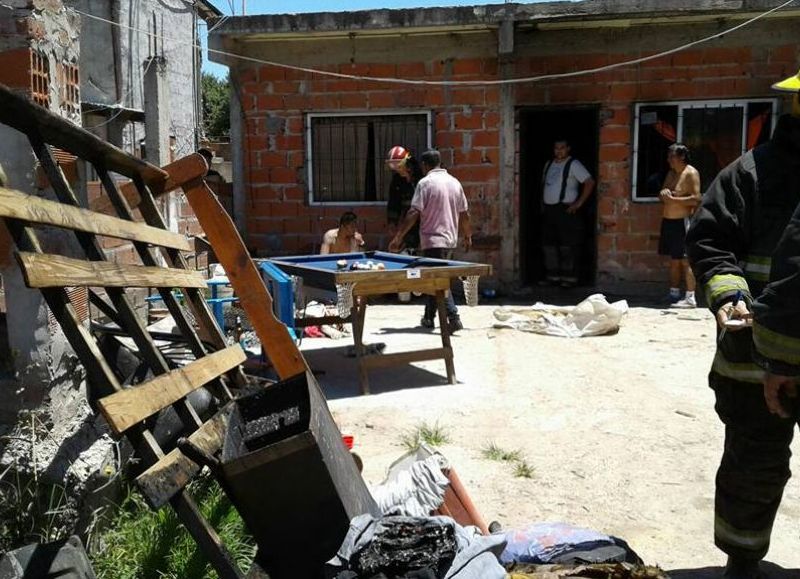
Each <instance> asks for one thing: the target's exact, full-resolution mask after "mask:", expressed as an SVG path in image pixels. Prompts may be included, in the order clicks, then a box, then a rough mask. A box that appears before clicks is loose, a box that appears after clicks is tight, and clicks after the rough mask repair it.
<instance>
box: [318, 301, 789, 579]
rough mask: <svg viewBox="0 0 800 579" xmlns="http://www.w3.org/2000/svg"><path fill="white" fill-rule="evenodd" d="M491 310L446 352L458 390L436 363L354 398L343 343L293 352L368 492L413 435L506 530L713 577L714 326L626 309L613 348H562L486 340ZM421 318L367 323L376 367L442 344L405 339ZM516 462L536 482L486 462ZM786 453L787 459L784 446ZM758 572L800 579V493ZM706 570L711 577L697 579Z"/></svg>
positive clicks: (403, 310)
mask: <svg viewBox="0 0 800 579" xmlns="http://www.w3.org/2000/svg"><path fill="white" fill-rule="evenodd" d="M493 310H494V306H479V307H476V308H462V319H463V321H464V325H465V328H466V329H465V330H464V331H462V332H460V333H459V334H458V335H457V336H455V337H454V338H453V345H454V349H455V362H456V372H457V375H458V379H459V384H457V385H448V384H447V383H446V380H445V378H444V376H445V373H444V363H443V362H442V361H439V360H437V361H432V362H423V363H417V364H414V365H411V366H400V367H397V368H394V369H389V370H376V371H374V372H372V373H371V375H370V382H371V387H372V392H373V394H372V395H369V396H360V395H359V390H358V381H357V371H356V367H355V361H354V360H353V359H352V358H347V357H346V356H345V351H346V348H347V346H348V345H349V344H351V343H352V342H351V341H350V340H349V339H348V340H339V341H333V340H329V339H306V340H305V341H304V342H303V344H302V349H303V351H304V353H305V355H306V357H307V359H308V361H309V363H310V364H311V366H312V368H313V369H314V370H315V371H320V375H319V380H320V383H321V384H322V386H323V388H324V390H325V392H326V394H327V395H328V397H329V399H330V404H331V408H332V410H333V412H334V415H335V417H336V420H337V422H338V423H339V424H340V426H341V428H342V430H343V432H345V433H350V434H353V435H355V439H356V447H357V448H356V450H357V451H358V453H359V454H360V455H361V456H362V458H363V460H364V463H365V468H364V476H365V478H366V480H367V482H368V483H369V484H375V483H378V482H380V481H381V480H383V478H384V475H385V472H386V469H387V467H388V466H389V465H390V464H391V462H392V461H393V460H395V459H396V458H397V457H398V456H400V455H401V454H402V453H403V452H404V450H403V447H402V444H401V442H400V438H401V436H402V434H403V433H405V432H407V431H408V430H410V429H412V428H413V427H414V426H415V425H417V424H419V423H421V422H427V423H430V424H432V423H436V422H438V423H439V424H440V425H441V426H443V427H444V428H446V430H447V431H448V433H449V435H450V442H449V443H448V444H446V445H444V446H442V448H441V450H442V452H443V453H444V454H445V455H446V456H447V457H448V459H450V461H451V463H452V464H453V465H454V466H455V467H456V468H457V470H458V473H459V475H460V477H461V479H462V481H464V483H465V485H466V486H467V488H468V490H469V491H470V494H471V496H472V498H473V500H474V502H475V503H476V505H477V506H478V507H479V509H480V510H481V511H482V513H483V515H484V517H485V518H486V520H487V521H491V520H497V521H499V522H501V523H502V525H503V526H504V527H505V528H512V527H514V526H517V525H524V524H526V523H529V522H540V521H566V522H569V523H573V524H577V525H584V526H588V527H591V528H595V529H598V530H602V531H604V532H608V533H612V534H615V535H617V536H619V537H622V538H624V539H626V540H627V541H628V542H629V543H630V544H631V546H633V548H634V549H635V550H636V551H637V552H638V553H639V554H640V555H641V556H642V557H643V558H644V559H645V561H646V562H648V563H651V564H659V565H661V566H662V567H663V568H665V569H671V570H676V569H683V570H686V571H684V572H683V573H677V574H675V577H687V578H688V577H698V578H699V577H705V576H708V577H713V576H716V575H717V573H716V572H714V571H711V570H708V568H710V567H715V566H718V565H721V564H722V563H723V561H724V558H723V555H722V554H721V553H720V552H719V551H717V549H716V548H715V547H714V545H713V534H712V522H713V521H712V519H713V497H714V473H715V471H716V467H717V464H718V461H719V456H720V452H721V448H722V435H723V431H722V427H721V425H720V423H719V421H718V419H717V417H716V415H715V413H714V410H713V403H714V401H713V394H712V392H711V391H710V390H709V389H708V387H707V385H706V374H707V371H708V368H709V366H710V362H711V358H712V354H713V349H714V338H713V321H712V317H711V314H710V313H708V312H707V311H705V310H696V311H692V312H689V313H687V314H683V315H681V316H678V315H675V314H668V315H665V314H664V313H662V310H659V309H655V308H633V309H631V311H630V312H629V313H628V315H627V316H626V318H625V319H624V322H623V324H624V325H623V327H622V328H621V330H620V332H619V333H618V334H617V335H614V336H606V337H597V338H583V339H577V340H567V339H563V338H552V337H546V336H539V335H535V334H528V333H522V332H517V331H514V330H498V329H494V328H492V321H493V317H492V311H493ZM420 315H421V306H420V305H414V304H412V305H395V306H387V305H377V306H370V307H369V309H368V310H367V322H366V334H368V335H365V340H366V341H368V342H385V343H386V344H387V350H386V351H387V352H395V351H403V350H408V349H417V348H425V347H437V346H438V345H440V344H441V342H440V338H439V335H438V329H437V330H435V331H434V332H433V333H431V332H430V331H427V330H422V329H420V328H415V327H414V326H415V325H416V324H417V322H418V321H419V317H420ZM489 442H494V443H496V444H497V445H499V446H501V447H503V448H505V449H509V450H512V449H520V450H521V451H522V452H523V453H524V454H525V456H526V457H527V460H528V462H529V463H530V464H531V465H532V466H533V467H534V469H535V474H534V476H533V478H531V479H524V478H516V477H515V476H514V474H513V468H512V467H511V466H510V465H508V464H505V463H499V462H494V461H490V460H487V459H485V458H483V457H482V456H481V449H482V448H483V447H485V446H486V445H487V444H488V443H489ZM795 450H797V443H795ZM768 559H769V560H770V561H772V562H774V563H775V564H777V565H779V566H780V567H782V568H784V569H786V571H783V572H780V571H778V572H776V573H775V574H773V575H771V576H774V577H787V578H788V577H800V484H798V480H797V479H795V480H793V481H790V483H789V485H788V487H787V490H786V494H785V496H784V499H783V505H782V506H781V510H780V512H779V514H778V519H777V521H776V523H775V528H774V533H773V543H772V548H771V550H770V554H769V557H768ZM703 569H706V570H707V572H703V571H701V570H703Z"/></svg>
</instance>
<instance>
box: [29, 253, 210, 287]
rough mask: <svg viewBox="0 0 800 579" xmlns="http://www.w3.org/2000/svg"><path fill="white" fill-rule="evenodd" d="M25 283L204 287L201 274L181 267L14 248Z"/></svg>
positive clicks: (37, 284) (69, 285)
mask: <svg viewBox="0 0 800 579" xmlns="http://www.w3.org/2000/svg"><path fill="white" fill-rule="evenodd" d="M15 256H16V258H17V262H18V263H19V267H20V269H21V270H22V274H23V276H24V277H25V284H26V285H27V286H28V287H30V288H45V287H83V286H86V287H119V288H126V287H163V288H173V287H185V288H204V287H206V282H205V280H204V279H203V276H202V274H200V272H196V271H189V270H183V269H169V268H164V267H145V266H141V265H119V264H116V263H108V262H104V261H85V260H82V259H73V258H71V257H63V256H61V255H51V254H38V253H28V252H24V251H21V252H17V253H16V254H15Z"/></svg>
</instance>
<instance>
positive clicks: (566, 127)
mask: <svg viewBox="0 0 800 579" xmlns="http://www.w3.org/2000/svg"><path fill="white" fill-rule="evenodd" d="M599 112H600V109H599V107H596V106H590V107H576V108H555V109H554V108H548V109H543V108H521V109H519V146H520V161H519V162H520V171H519V183H520V211H519V228H520V229H519V238H520V270H521V273H522V282H523V283H524V284H525V285H532V284H535V283H536V282H538V281H539V280H541V279H544V277H545V271H544V259H543V255H542V187H541V181H542V171H543V170H544V167H545V164H546V163H547V162H548V161H549V160H550V159H551V158H552V157H553V141H554V140H555V139H557V138H566V139H567V140H568V141H569V143H570V147H571V149H572V150H571V154H572V157H574V158H575V159H578V160H580V161H581V163H583V164H584V166H585V167H586V169H588V171H589V172H590V173H591V174H592V177H593V178H594V180H595V181H598V179H597V168H598V164H597V159H598V146H599V127H600V124H599ZM581 213H582V215H583V219H585V220H586V224H585V225H586V227H585V231H586V238H585V239H584V242H583V247H582V252H581V260H580V264H581V265H580V284H581V285H593V284H594V281H595V274H596V272H597V225H596V224H597V190H596V188H595V191H594V192H593V193H592V196H591V197H590V198H589V201H587V203H586V205H584V206H583V208H582V209H581Z"/></svg>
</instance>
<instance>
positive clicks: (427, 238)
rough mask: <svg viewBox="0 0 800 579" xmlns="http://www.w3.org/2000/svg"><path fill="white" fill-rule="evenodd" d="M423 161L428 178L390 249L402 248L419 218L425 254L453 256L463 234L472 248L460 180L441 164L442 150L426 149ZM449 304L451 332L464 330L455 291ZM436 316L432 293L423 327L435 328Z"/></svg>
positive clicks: (418, 190) (464, 198) (412, 201)
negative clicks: (455, 299)
mask: <svg viewBox="0 0 800 579" xmlns="http://www.w3.org/2000/svg"><path fill="white" fill-rule="evenodd" d="M421 161H422V171H423V172H424V173H425V177H423V178H422V179H421V180H420V182H419V183H418V184H417V189H416V191H415V192H414V198H413V199H412V200H411V208H410V209H409V210H408V214H407V215H406V218H405V219H404V220H403V222H402V223H401V224H400V227H399V229H398V230H397V233H396V234H395V236H394V239H392V242H391V243H390V244H389V251H398V250H399V249H400V247H402V244H403V238H404V236H405V234H406V233H407V232H408V231H409V230H410V229H411V227H413V225H414V224H415V223H416V222H417V221H418V220H419V222H420V244H421V247H422V254H423V255H424V256H425V257H434V258H438V259H451V258H452V257H453V249H455V247H456V246H457V245H458V237H459V234H461V235H462V238H463V240H464V249H465V250H467V251H469V249H470V248H471V247H472V226H471V224H470V217H469V210H468V206H467V197H466V195H464V189H463V187H461V183H459V181H458V179H456V178H455V177H453V176H452V175H450V174H449V173H448V172H447V170H446V169H444V168H443V167H442V166H441V156H440V155H439V151H437V150H435V149H430V150H428V151H425V152H424V153H423V154H422V159H421ZM446 306H447V320H448V323H449V330H450V332H456V331H458V330H460V329H462V328H463V327H464V326H463V325H462V324H461V318H460V317H459V315H458V308H457V307H456V304H455V302H454V301H453V295H452V293H448V295H447V301H446ZM435 315H436V299H435V298H434V297H433V296H428V300H427V302H426V304H425V314H424V315H423V317H422V321H421V322H420V323H421V325H422V327H424V328H433V327H434V316H435Z"/></svg>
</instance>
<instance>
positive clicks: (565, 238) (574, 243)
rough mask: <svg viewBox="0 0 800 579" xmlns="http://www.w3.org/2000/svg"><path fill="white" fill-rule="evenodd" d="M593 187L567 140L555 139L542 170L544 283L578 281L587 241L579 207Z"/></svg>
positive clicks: (563, 284) (568, 283)
mask: <svg viewBox="0 0 800 579" xmlns="http://www.w3.org/2000/svg"><path fill="white" fill-rule="evenodd" d="M579 189H580V191H579ZM593 189H594V179H592V176H591V175H590V174H589V171H587V170H586V167H584V166H583V164H582V163H581V162H580V161H578V160H577V159H573V158H572V157H571V156H570V146H569V143H568V142H567V140H566V139H561V138H559V139H556V141H555V142H554V143H553V159H552V160H550V161H549V162H548V163H547V164H546V165H545V167H544V170H543V171H542V201H543V206H544V207H543V209H544V214H543V224H542V227H543V231H542V246H543V250H544V267H545V275H546V277H545V280H544V283H545V284H549V285H558V284H560V285H561V286H562V287H566V288H569V287H574V286H575V285H577V283H578V271H579V268H580V252H581V247H582V245H583V243H584V226H583V215H582V214H581V213H580V209H581V207H583V205H584V204H585V203H586V201H587V200H588V199H589V196H590V195H591V194H592V190H593Z"/></svg>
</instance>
